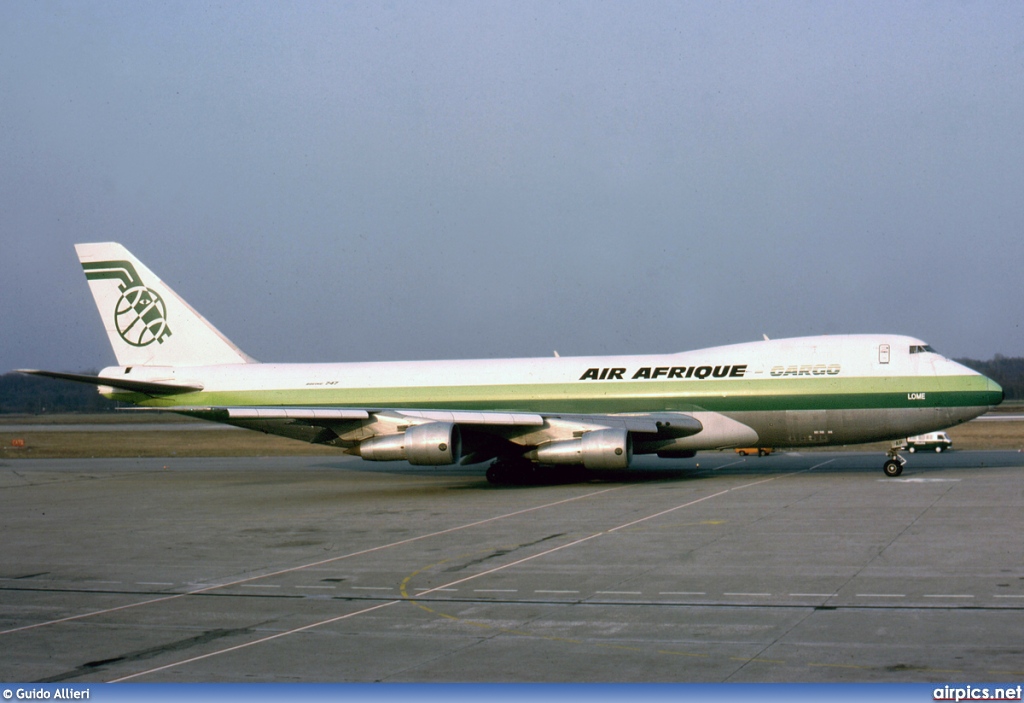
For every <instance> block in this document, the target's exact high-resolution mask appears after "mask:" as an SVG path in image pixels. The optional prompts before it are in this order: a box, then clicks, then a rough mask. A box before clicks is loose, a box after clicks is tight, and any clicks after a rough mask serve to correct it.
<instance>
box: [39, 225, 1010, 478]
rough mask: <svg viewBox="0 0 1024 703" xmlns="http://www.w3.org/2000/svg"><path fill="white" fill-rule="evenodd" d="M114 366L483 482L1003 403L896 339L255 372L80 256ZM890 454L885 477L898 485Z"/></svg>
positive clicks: (116, 375) (186, 409)
mask: <svg viewBox="0 0 1024 703" xmlns="http://www.w3.org/2000/svg"><path fill="white" fill-rule="evenodd" d="M75 248H76V249H77V251H78V257H79V260H80V261H81V262H82V267H83V268H84V269H85V277H86V279H88V282H89V287H90V288H91V290H92V294H93V297H94V298H95V300H96V305H97V307H98V308H99V311H100V316H101V317H102V319H103V324H104V326H105V327H106V330H107V335H108V336H109V338H110V343H111V345H112V346H113V348H114V353H115V355H116V357H117V362H118V365H117V366H111V367H108V368H105V369H103V370H102V371H101V372H100V373H99V375H98V376H88V375H82V374H68V373H58V372H52V371H38V370H25V371H24V372H25V373H31V374H36V375H40V376H49V377H52V378H60V379H67V380H72V381H80V382H84V383H92V384H96V385H97V386H99V390H100V392H101V393H102V394H103V395H105V396H106V397H108V398H112V399H115V400H120V401H128V402H130V403H134V404H136V405H139V406H144V407H147V408H158V409H162V410H167V411H172V412H176V413H182V414H184V415H191V416H194V417H199V418H203V419H206V420H213V421H216V422H222V423H227V424H230V425H236V426H239V427H244V428H248V429H252V430H260V431H263V432H270V433H273V434H277V435H282V436H284V437H291V438H294V439H298V440H304V441H306V442H315V443H318V444H327V445H332V446H336V447H338V448H339V449H340V450H342V451H344V452H346V453H348V454H354V455H357V456H360V457H362V458H363V459H367V460H369V461H396V460H402V461H407V462H409V463H410V464H417V465H424V466H443V465H448V464H455V463H463V464H474V463H479V462H484V461H492V463H491V465H490V468H489V469H488V470H487V478H488V479H489V480H490V481H492V482H496V483H501V482H509V481H519V480H523V479H524V477H527V476H530V475H537V474H542V473H543V472H544V471H546V470H548V469H549V468H551V467H558V466H562V465H565V466H581V467H585V468H586V469H590V470H593V471H595V472H599V471H601V470H609V469H625V468H627V467H628V466H629V465H630V461H631V459H632V457H633V456H634V455H636V454H656V455H658V456H660V457H691V456H693V455H694V453H695V452H697V451H702V450H718V449H727V448H731V447H748V446H772V447H812V446H814V447H819V446H828V445H840V444H855V443H861V442H875V441H882V440H894V439H899V438H903V437H907V436H910V435H917V434H921V433H924V432H931V431H934V430H940V429H944V428H947V427H951V426H953V425H956V424H959V423H962V422H966V421H967V420H970V419H972V418H974V417H977V416H978V415H981V414H982V413H984V412H986V411H987V410H988V409H990V408H991V407H993V406H995V405H997V404H999V403H1000V402H1002V399H1003V391H1002V389H1001V388H1000V387H999V385H997V384H996V383H995V382H993V381H992V380H990V379H988V378H986V377H984V376H982V375H981V374H978V373H976V372H974V371H972V370H971V369H968V368H966V367H964V366H962V365H960V364H958V363H956V362H954V361H951V360H950V359H947V358H945V357H943V356H941V355H940V354H938V353H936V352H935V351H934V350H933V349H932V348H931V347H929V346H928V345H927V344H925V343H924V342H922V341H921V340H919V339H914V338H911V337H905V336H900V335H895V334H873V335H840V336H820V337H800V338H795V339H777V340H767V339H765V340H764V341H759V342H751V343H746V344H733V345H729V346H723V347H714V348H709V349H700V350H697V351H688V352H680V353H673V354H654V355H650V356H614V357H575V358H569V357H550V358H537V359H480V360H458V361H405V362H379V363H339V364H273V363H259V362H257V361H256V360H255V359H253V358H251V357H250V356H248V355H247V354H245V353H244V352H243V351H241V350H240V349H239V348H238V347H236V346H235V345H234V344H232V343H231V342H230V341H229V340H228V339H227V338H226V337H225V336H224V335H223V334H221V333H220V332H219V331H218V330H217V329H216V328H215V327H214V326H213V325H211V324H210V323H209V322H208V321H207V320H206V319H205V318H203V316H202V315H200V314H199V313H198V312H196V311H195V310H193V309H192V307H190V306H189V305H188V303H186V302H185V301H184V300H183V299H182V298H180V297H179V296H178V295H177V294H176V293H175V292H174V291H173V290H171V289H170V287H168V286H167V285H166V284H165V283H164V282H163V281H161V280H160V279H159V278H157V276H156V275H155V274H154V273H153V272H152V271H150V270H149V269H148V268H146V266H145V265H144V264H142V262H140V261H139V260H138V259H136V258H135V257H134V256H132V254H131V253H130V252H129V251H128V250H127V249H125V248H124V247H123V246H121V245H120V244H116V243H98V244H78V245H76V247H75ZM904 463H905V460H904V459H903V458H902V457H901V456H899V454H897V452H896V450H895V449H893V450H890V451H889V453H888V455H887V458H886V460H885V462H884V465H883V468H884V471H885V473H886V475H888V476H899V475H900V474H901V473H902V471H903V464H904Z"/></svg>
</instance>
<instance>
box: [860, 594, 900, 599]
mask: <svg viewBox="0 0 1024 703" xmlns="http://www.w3.org/2000/svg"><path fill="white" fill-rule="evenodd" d="M857 597H858V598H906V597H907V594H906V593H858V594H857Z"/></svg>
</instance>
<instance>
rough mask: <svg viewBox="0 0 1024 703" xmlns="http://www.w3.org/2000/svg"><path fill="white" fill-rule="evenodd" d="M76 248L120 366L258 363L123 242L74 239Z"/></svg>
mask: <svg viewBox="0 0 1024 703" xmlns="http://www.w3.org/2000/svg"><path fill="white" fill-rule="evenodd" d="M75 251H77V252H78V260H79V261H81V262H82V268H83V269H85V277H86V279H87V280H88V281H89V288H90V290H91V291H92V295H93V298H94V299H95V301H96V307H97V308H99V311H100V317H101V318H103V326H104V327H105V328H106V330H107V337H108V338H109V339H110V345H111V346H112V347H113V348H114V355H115V356H116V357H117V363H118V364H119V365H121V366H144V365H157V366H211V365H216V364H243V363H253V362H255V359H253V358H252V357H250V356H249V355H248V354H246V353H245V352H243V351H242V350H241V349H239V348H238V347H236V346H235V345H234V344H232V343H231V341H230V340H229V339H228V338H227V337H225V336H224V335H223V334H221V333H220V332H219V331H218V330H217V328H216V327H214V326H213V325H211V324H210V323H209V322H208V321H207V320H206V318H204V317H203V316H202V315H200V314H199V313H198V312H196V311H195V310H194V309H193V308H192V307H191V306H190V305H189V304H188V303H186V302H185V301H184V300H183V299H182V298H181V297H180V296H178V294H177V293H175V292H174V291H173V290H171V288H170V287H169V286H168V285H167V284H165V283H164V282H163V281H161V280H160V279H159V278H158V277H157V276H156V274H154V273H153V272H152V271H150V270H149V269H148V268H147V267H146V265H145V264H143V263H142V262H141V261H139V260H138V259H136V258H135V257H134V256H133V255H132V253H131V252H129V251H128V250H127V249H125V248H124V247H123V246H121V245H120V244H117V243H115V242H101V243H93V244H76V245H75Z"/></svg>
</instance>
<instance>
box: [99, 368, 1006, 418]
mask: <svg viewBox="0 0 1024 703" xmlns="http://www.w3.org/2000/svg"><path fill="white" fill-rule="evenodd" d="M995 388H997V387H996V386H995V384H993V383H991V382H990V381H989V380H988V379H987V378H985V377H983V376H909V377H868V378H863V377H862V378H835V377H826V378H806V379H805V378H793V379H786V378H781V379H742V380H741V379H736V380H719V381H716V380H703V381H638V382H631V381H615V382H574V383H564V384H520V385H510V384H501V385H480V386H422V387H401V388H397V387H396V388H303V389H282V390H251V391H241V390H239V391H203V392H198V393H186V394H181V395H176V396H168V397H164V398H150V397H148V396H142V395H139V394H134V393H115V394H113V395H111V396H110V397H113V398H116V399H118V400H127V401H130V402H133V403H137V404H140V405H147V406H151V407H169V406H217V407H225V406H226V407H231V406H243V407H250V406H298V407H312V406H330V407H357V408H431V409H438V410H444V409H451V410H518V411H533V412H553V413H621V412H657V411H673V410H675V411H690V410H696V409H705V410H713V411H718V412H742V411H771V410H839V409H861V408H932V407H960V406H967V407H979V406H987V405H996V404H998V403H999V402H1000V400H1001V399H1002V392H1001V391H1000V390H995Z"/></svg>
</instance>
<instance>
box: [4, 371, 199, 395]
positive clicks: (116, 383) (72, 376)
mask: <svg viewBox="0 0 1024 703" xmlns="http://www.w3.org/2000/svg"><path fill="white" fill-rule="evenodd" d="M17 371H18V373H27V374H30V375H32V376H45V377H47V378H57V379H60V380H62V381H75V382H76V383H91V384H93V385H96V386H110V387H111V388H117V389H119V390H122V391H131V392H132V393H145V394H146V395H175V394H177V393H194V392H196V391H201V390H203V387H202V386H200V385H196V384H193V385H185V384H181V383H158V382H156V381H133V380H129V379H127V378H108V377H106V376H90V375H87V374H80V373H60V372H58V371H40V370H38V369H18V370H17Z"/></svg>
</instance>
